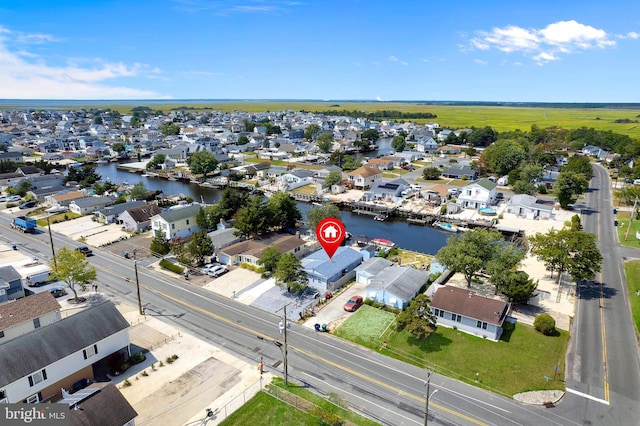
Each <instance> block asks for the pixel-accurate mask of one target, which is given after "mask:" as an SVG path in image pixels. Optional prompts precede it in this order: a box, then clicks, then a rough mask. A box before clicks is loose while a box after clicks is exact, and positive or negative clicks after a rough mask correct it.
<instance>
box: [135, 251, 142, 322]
mask: <svg viewBox="0 0 640 426" xmlns="http://www.w3.org/2000/svg"><path fill="white" fill-rule="evenodd" d="M133 268H134V270H135V271H136V288H137V289H138V312H139V313H140V315H144V314H143V313H142V299H141V298H140V280H139V279H138V260H137V259H136V249H134V250H133Z"/></svg>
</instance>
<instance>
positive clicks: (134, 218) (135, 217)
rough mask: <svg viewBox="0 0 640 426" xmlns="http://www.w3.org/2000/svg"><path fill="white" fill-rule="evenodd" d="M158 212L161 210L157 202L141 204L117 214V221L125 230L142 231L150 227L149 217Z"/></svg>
mask: <svg viewBox="0 0 640 426" xmlns="http://www.w3.org/2000/svg"><path fill="white" fill-rule="evenodd" d="M143 203H144V202H143ZM127 204H129V203H127ZM160 213H162V210H161V209H160V207H158V205H157V204H143V205H141V206H135V207H130V208H128V209H126V210H125V211H123V212H122V213H120V214H119V215H118V219H117V221H118V223H120V224H122V227H123V228H124V229H126V230H127V231H144V230H145V229H150V228H151V218H152V217H153V216H155V215H158V214H160Z"/></svg>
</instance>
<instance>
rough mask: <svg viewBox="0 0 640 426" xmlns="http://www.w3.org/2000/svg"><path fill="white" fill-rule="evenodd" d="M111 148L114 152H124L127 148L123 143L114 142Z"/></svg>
mask: <svg viewBox="0 0 640 426" xmlns="http://www.w3.org/2000/svg"><path fill="white" fill-rule="evenodd" d="M111 149H113V150H114V151H115V152H125V151H126V149H127V148H126V147H125V146H124V144H123V143H114V144H113V146H112V147H111Z"/></svg>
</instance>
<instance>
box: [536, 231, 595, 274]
mask: <svg viewBox="0 0 640 426" xmlns="http://www.w3.org/2000/svg"><path fill="white" fill-rule="evenodd" d="M529 243H530V245H531V253H533V254H534V255H535V256H536V257H537V258H538V259H539V260H541V261H542V262H544V264H545V266H546V268H547V269H548V270H550V271H551V273H553V272H554V271H555V272H557V273H558V278H557V282H560V277H561V276H562V273H563V272H565V271H566V272H568V273H569V274H570V275H571V276H572V277H573V279H574V280H575V281H578V280H590V279H593V278H594V277H595V275H596V272H600V268H601V265H602V254H601V253H600V250H599V249H598V246H597V244H596V236H595V235H594V234H590V233H587V232H584V231H575V230H572V229H567V228H564V229H561V230H560V231H557V230H555V229H551V230H550V231H548V232H547V233H545V234H540V233H538V234H536V235H534V236H533V237H531V238H530V239H529Z"/></svg>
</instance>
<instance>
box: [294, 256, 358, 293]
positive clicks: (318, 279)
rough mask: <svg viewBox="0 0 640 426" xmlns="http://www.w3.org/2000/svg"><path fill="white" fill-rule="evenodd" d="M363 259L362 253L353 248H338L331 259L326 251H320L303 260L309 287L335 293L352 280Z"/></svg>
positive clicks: (322, 291)
mask: <svg viewBox="0 0 640 426" xmlns="http://www.w3.org/2000/svg"><path fill="white" fill-rule="evenodd" d="M362 258H363V255H362V253H360V251H358V250H356V249H354V248H352V247H338V250H337V251H336V252H335V254H334V255H333V257H332V258H331V259H329V256H328V255H327V253H326V252H325V251H324V250H318V251H315V252H313V253H311V254H310V255H309V256H306V257H304V258H303V259H302V268H303V269H304V271H305V272H306V273H307V279H308V282H309V287H313V288H315V289H316V290H318V291H319V292H321V293H324V292H327V291H335V290H336V289H338V288H340V287H342V286H343V285H344V284H346V283H347V282H349V281H350V280H352V279H353V278H354V277H355V275H356V271H355V269H356V268H357V267H358V266H359V265H360V264H361V263H362Z"/></svg>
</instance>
